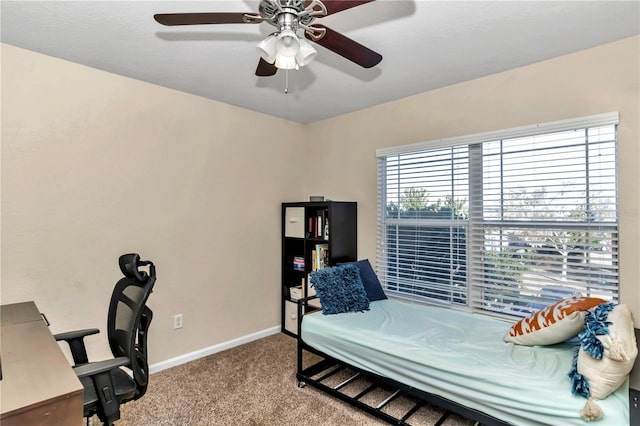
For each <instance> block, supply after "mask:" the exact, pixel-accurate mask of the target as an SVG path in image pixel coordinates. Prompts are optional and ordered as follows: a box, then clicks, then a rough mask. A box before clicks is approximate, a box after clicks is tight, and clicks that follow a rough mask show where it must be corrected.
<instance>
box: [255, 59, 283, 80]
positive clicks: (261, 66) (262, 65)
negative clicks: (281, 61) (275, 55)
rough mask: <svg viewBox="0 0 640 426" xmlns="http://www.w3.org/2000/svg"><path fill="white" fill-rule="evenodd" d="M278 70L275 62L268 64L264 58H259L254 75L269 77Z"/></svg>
mask: <svg viewBox="0 0 640 426" xmlns="http://www.w3.org/2000/svg"><path fill="white" fill-rule="evenodd" d="M277 71H278V68H276V66H275V64H270V63H269V62H267V61H265V60H264V59H262V58H260V62H258V67H257V68H256V75H257V76H258V77H269V76H272V75H275V74H276V72H277Z"/></svg>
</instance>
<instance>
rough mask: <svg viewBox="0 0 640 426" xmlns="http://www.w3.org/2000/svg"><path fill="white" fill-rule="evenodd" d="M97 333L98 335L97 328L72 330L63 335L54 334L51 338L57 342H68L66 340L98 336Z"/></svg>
mask: <svg viewBox="0 0 640 426" xmlns="http://www.w3.org/2000/svg"><path fill="white" fill-rule="evenodd" d="M98 333H100V330H98V329H97V328H85V329H83V330H74V331H67V332H65V333H58V334H54V335H53V337H54V338H55V339H56V340H58V341H60V340H64V341H68V340H73V339H78V338H82V337H85V336H90V335H92V334H98Z"/></svg>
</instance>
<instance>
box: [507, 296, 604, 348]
mask: <svg viewBox="0 0 640 426" xmlns="http://www.w3.org/2000/svg"><path fill="white" fill-rule="evenodd" d="M606 302H607V301H606V300H602V299H598V298H595V297H584V296H579V297H572V298H570V299H563V300H559V301H558V302H556V303H554V304H553V305H549V306H547V307H546V308H543V309H540V310H539V311H538V312H534V313H533V314H531V315H529V316H528V317H526V318H522V319H521V320H520V321H518V322H517V323H515V324H513V325H512V326H511V328H510V329H509V333H507V335H506V336H504V341H505V342H511V343H515V344H518V345H527V346H533V345H553V344H555V343H560V342H564V341H565V340H567V339H570V338H572V337H575V336H576V335H577V334H578V333H579V332H580V331H582V329H584V317H585V315H586V311H588V310H589V309H591V308H593V307H595V306H598V305H599V304H601V303H606Z"/></svg>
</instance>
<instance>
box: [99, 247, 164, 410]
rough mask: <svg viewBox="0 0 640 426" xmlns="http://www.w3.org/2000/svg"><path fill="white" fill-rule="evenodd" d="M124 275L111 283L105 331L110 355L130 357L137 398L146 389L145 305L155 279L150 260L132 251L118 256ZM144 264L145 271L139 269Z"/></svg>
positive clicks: (147, 313) (148, 312)
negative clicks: (111, 290) (111, 289)
mask: <svg viewBox="0 0 640 426" xmlns="http://www.w3.org/2000/svg"><path fill="white" fill-rule="evenodd" d="M119 264H120V270H121V271H122V274H123V275H124V277H123V278H121V279H120V280H119V281H118V282H117V283H116V285H115V287H114V289H113V293H112V295H111V302H110V304H109V314H108V318H107V333H108V337H109V346H110V347H111V352H112V353H113V356H114V357H120V356H126V357H128V358H129V359H130V360H131V365H129V366H127V367H129V368H131V370H132V372H133V378H134V380H135V382H136V387H137V390H136V395H135V397H134V399H138V398H140V397H141V396H142V395H144V393H145V392H146V389H147V383H148V377H149V365H148V361H147V332H148V330H149V324H150V323H151V319H152V317H153V312H152V311H151V309H149V307H148V306H146V303H147V299H148V298H149V295H150V294H151V292H152V290H153V285H154V284H155V282H156V270H155V266H154V264H153V262H151V261H142V260H140V256H139V255H138V254H136V253H129V254H123V255H122V256H120V259H119ZM144 266H148V270H149V272H148V273H147V272H145V271H143V270H140V267H144Z"/></svg>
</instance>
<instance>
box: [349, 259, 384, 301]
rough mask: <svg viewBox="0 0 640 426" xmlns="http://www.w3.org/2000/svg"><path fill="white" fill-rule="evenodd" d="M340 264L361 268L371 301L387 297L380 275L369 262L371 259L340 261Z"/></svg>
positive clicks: (364, 284)
mask: <svg viewBox="0 0 640 426" xmlns="http://www.w3.org/2000/svg"><path fill="white" fill-rule="evenodd" d="M339 265H356V266H357V267H358V269H359V270H360V279H361V280H362V285H363V286H364V291H366V292H367V297H368V298H369V302H374V301H376V300H384V299H387V295H386V294H384V290H383V289H382V284H380V280H378V276H377V275H376V273H375V272H374V271H373V268H372V267H371V263H369V259H363V260H358V261H357V262H349V263H339Z"/></svg>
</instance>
